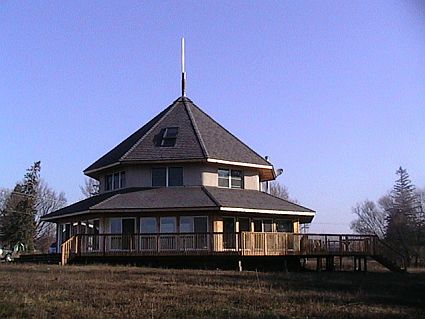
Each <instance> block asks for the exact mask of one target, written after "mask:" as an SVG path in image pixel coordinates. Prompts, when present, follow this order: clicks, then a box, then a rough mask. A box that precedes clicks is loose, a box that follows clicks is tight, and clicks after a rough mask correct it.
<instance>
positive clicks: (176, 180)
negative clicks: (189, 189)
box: [168, 167, 183, 186]
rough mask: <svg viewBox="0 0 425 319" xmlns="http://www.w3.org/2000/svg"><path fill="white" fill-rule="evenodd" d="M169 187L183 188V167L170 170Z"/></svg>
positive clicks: (170, 168)
mask: <svg viewBox="0 0 425 319" xmlns="http://www.w3.org/2000/svg"><path fill="white" fill-rule="evenodd" d="M168 186H183V167H169V168H168Z"/></svg>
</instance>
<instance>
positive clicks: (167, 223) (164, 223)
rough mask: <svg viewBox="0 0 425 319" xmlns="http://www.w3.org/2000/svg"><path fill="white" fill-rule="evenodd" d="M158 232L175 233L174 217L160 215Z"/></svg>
mask: <svg viewBox="0 0 425 319" xmlns="http://www.w3.org/2000/svg"><path fill="white" fill-rule="evenodd" d="M160 232H161V233H175V232H176V218H175V217H161V223H160Z"/></svg>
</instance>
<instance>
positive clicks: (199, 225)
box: [180, 216, 208, 234]
mask: <svg viewBox="0 0 425 319" xmlns="http://www.w3.org/2000/svg"><path fill="white" fill-rule="evenodd" d="M207 231H208V219H207V217H192V216H182V217H180V232H181V233H202V234H205V233H206V232H207Z"/></svg>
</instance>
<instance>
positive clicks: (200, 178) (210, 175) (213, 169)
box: [99, 163, 260, 192]
mask: <svg viewBox="0 0 425 319" xmlns="http://www.w3.org/2000/svg"><path fill="white" fill-rule="evenodd" d="M163 166H165V165H134V166H127V167H122V168H119V169H116V170H115V172H116V171H125V172H126V174H125V178H126V187H151V186H152V176H151V169H152V167H163ZM168 166H179V167H183V184H184V185H185V186H198V185H205V186H214V187H217V186H218V174H217V170H218V168H231V167H226V166H225V165H220V166H217V165H215V164H209V165H207V164H200V163H193V164H179V163H176V164H171V165H168ZM237 169H241V170H243V176H244V188H245V189H254V190H260V181H259V176H258V171H256V170H253V169H247V170H244V169H243V168H237ZM113 172H114V171H107V172H105V173H104V174H103V175H101V176H100V180H99V181H100V191H101V192H104V191H105V176H106V175H107V174H111V173H113Z"/></svg>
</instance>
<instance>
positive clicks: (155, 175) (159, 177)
mask: <svg viewBox="0 0 425 319" xmlns="http://www.w3.org/2000/svg"><path fill="white" fill-rule="evenodd" d="M152 186H153V187H158V186H167V168H166V167H161V168H152Z"/></svg>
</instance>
